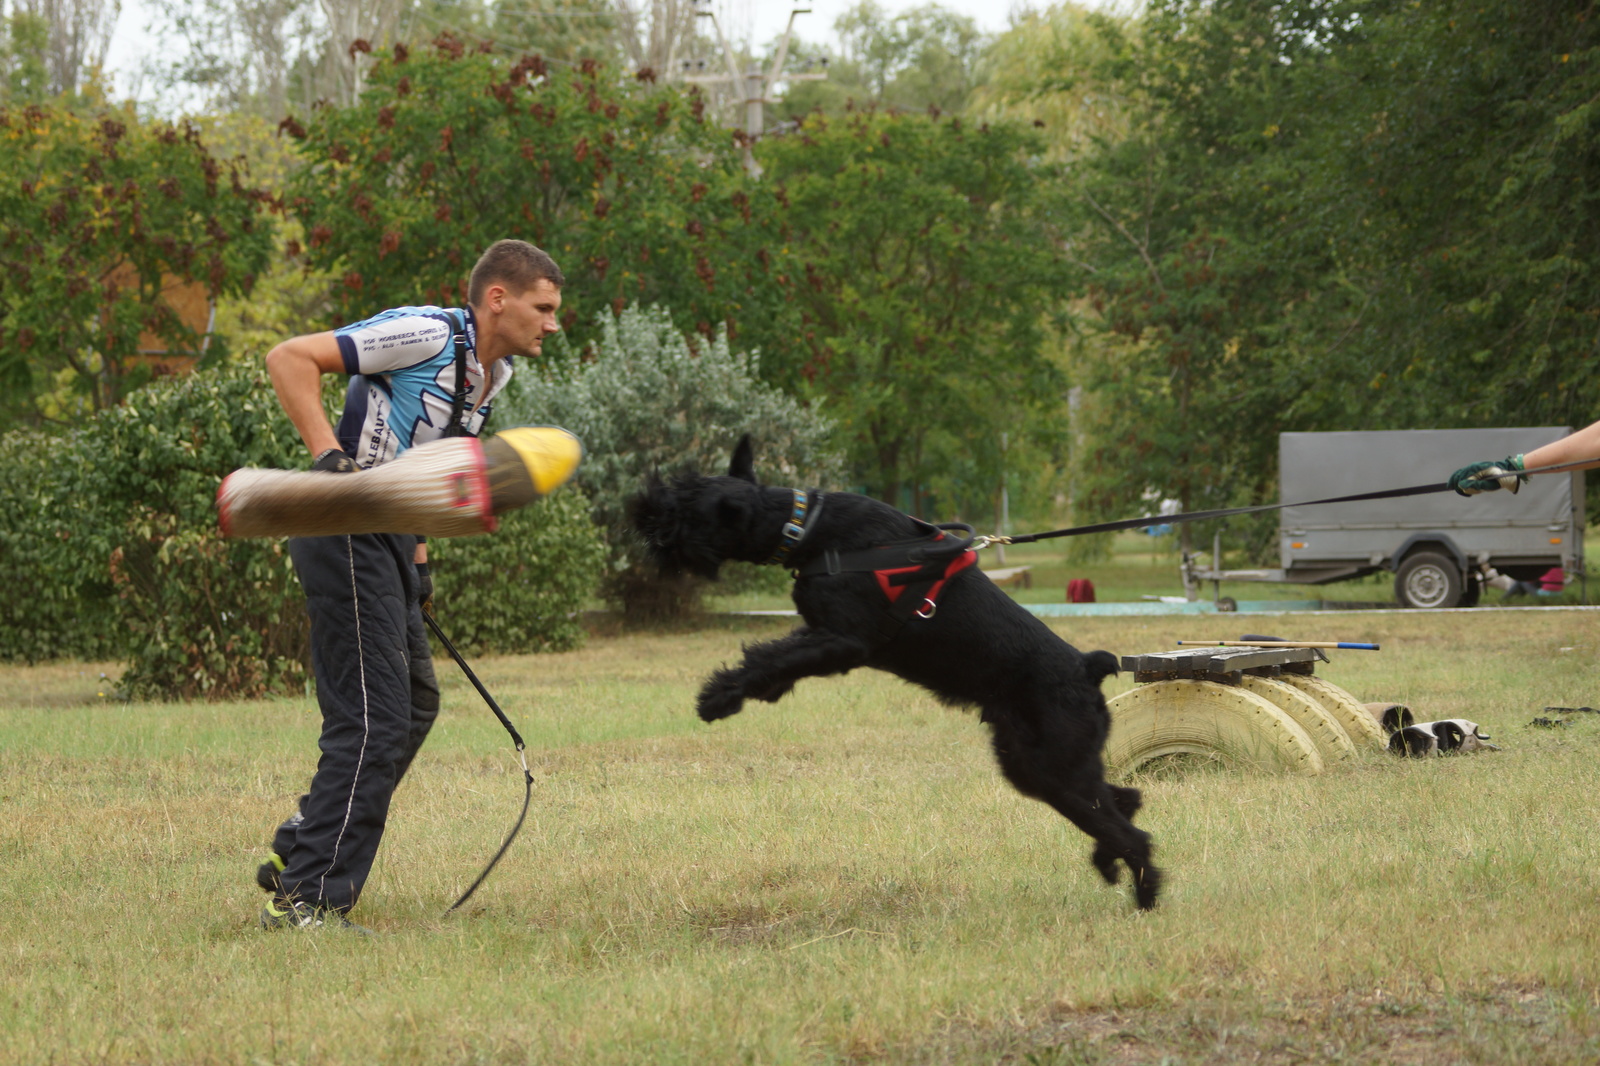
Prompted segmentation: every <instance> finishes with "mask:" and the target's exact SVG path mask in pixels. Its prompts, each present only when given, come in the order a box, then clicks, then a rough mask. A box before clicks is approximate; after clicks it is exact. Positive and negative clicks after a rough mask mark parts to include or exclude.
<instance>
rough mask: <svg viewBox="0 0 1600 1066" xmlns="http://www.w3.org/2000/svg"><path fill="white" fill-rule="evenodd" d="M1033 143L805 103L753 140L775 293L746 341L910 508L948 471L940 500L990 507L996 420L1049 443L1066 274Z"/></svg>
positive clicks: (1028, 137) (1057, 391)
mask: <svg viewBox="0 0 1600 1066" xmlns="http://www.w3.org/2000/svg"><path fill="white" fill-rule="evenodd" d="M1039 150H1040V144H1039V141H1038V139H1037V137H1035V136H1034V134H1033V132H1032V131H1031V130H1030V129H1028V128H1025V127H1020V126H1015V125H1010V124H995V125H977V126H974V125H970V124H968V123H965V122H963V121H962V120H960V119H959V118H955V117H949V118H938V117H932V116H929V115H924V114H905V113H895V112H887V111H857V112H853V113H850V114H848V115H846V116H844V117H843V118H841V119H831V118H828V117H826V116H823V115H821V114H813V115H811V116H809V117H807V118H806V119H805V121H804V122H803V123H802V124H801V125H800V127H799V129H798V130H796V131H795V132H793V133H792V134H789V135H787V136H782V137H774V138H769V139H767V140H765V141H763V142H761V143H760V144H759V145H758V157H759V159H760V162H761V164H762V166H763V167H764V168H765V181H764V184H765V190H764V193H765V195H766V196H770V197H771V203H770V205H769V204H768V203H767V202H766V201H765V200H763V201H762V205H761V206H762V212H763V214H762V216H761V217H762V218H763V220H764V221H763V226H764V229H763V231H762V234H761V236H762V239H763V240H764V242H765V244H764V246H763V247H764V248H767V249H771V257H772V267H771V269H772V270H773V271H774V272H775V273H776V274H777V279H778V281H779V283H780V284H781V286H782V289H783V292H784V294H785V303H784V304H783V306H782V312H783V314H782V317H776V318H770V319H768V320H766V321H765V322H764V323H763V326H762V327H761V328H756V327H752V328H751V330H750V331H749V339H750V340H752V341H754V342H755V343H758V344H760V345H761V347H762V349H763V351H764V352H766V353H768V356H767V357H768V359H769V360H772V361H773V362H771V363H769V372H770V373H774V374H775V375H776V377H777V380H779V381H781V382H783V383H785V384H787V385H788V386H789V387H792V388H796V389H798V390H802V391H803V393H804V394H806V395H812V396H817V397H823V398H826V400H827V403H828V410H829V411H830V412H831V413H832V415H833V417H834V418H835V419H836V420H837V422H838V424H839V426H840V432H841V433H842V435H843V437H844V440H845V442H846V449H847V454H848V457H849V461H850V464H851V473H852V476H853V478H854V479H855V480H856V482H857V483H858V484H864V485H865V486H866V488H867V491H868V492H870V493H872V494H874V495H877V496H879V497H880V498H882V499H885V500H888V501H890V502H892V503H900V504H902V505H909V506H910V508H911V509H912V510H914V511H918V512H920V511H922V510H923V508H924V506H925V503H926V502H927V501H926V500H925V499H924V498H923V494H924V492H925V490H926V486H928V485H929V484H930V483H931V482H932V480H933V479H935V478H943V479H944V484H945V486H946V490H947V492H948V494H949V495H950V496H951V497H953V498H951V499H948V500H947V501H946V505H948V504H951V503H953V504H955V505H956V506H958V507H964V508H967V509H969V510H971V511H974V512H976V513H985V514H986V513H988V510H989V508H988V505H987V503H986V502H985V501H987V500H988V499H989V497H990V495H991V493H992V492H993V491H994V487H995V486H996V485H997V484H998V482H999V478H1000V474H1001V455H1000V452H1001V448H1002V436H1001V435H1002V433H1005V432H1008V431H1010V432H1011V433H1012V434H1013V435H1014V436H1013V438H1012V439H1013V440H1014V441H1016V442H1017V443H1019V444H1020V443H1021V439H1022V438H1023V437H1024V436H1025V434H1024V433H1023V432H1022V430H1023V429H1024V427H1026V429H1027V430H1028V431H1029V434H1028V435H1033V431H1037V435H1036V437H1035V439H1036V440H1037V441H1038V442H1040V446H1041V447H1042V448H1044V449H1045V450H1046V451H1048V450H1049V449H1051V448H1052V447H1053V441H1052V430H1051V428H1050V425H1049V423H1050V422H1051V421H1052V418H1053V414H1054V412H1055V411H1056V410H1057V408H1058V406H1059V404H1060V402H1061V401H1062V399H1063V396H1064V390H1065V383H1064V382H1063V381H1062V379H1061V377H1060V375H1059V373H1058V372H1057V370H1056V368H1055V366H1054V364H1053V363H1052V362H1051V361H1050V360H1049V359H1048V358H1047V357H1046V355H1045V352H1044V330H1045V326H1046V324H1047V323H1046V320H1047V318H1048V317H1049V315H1050V313H1051V311H1052V309H1054V308H1057V307H1058V306H1059V305H1058V304H1057V302H1056V301H1057V296H1056V294H1057V292H1058V291H1059V290H1060V289H1061V287H1062V286H1063V285H1064V284H1065V283H1066V281H1067V279H1068V277H1069V271H1068V268H1067V265H1066V263H1065V261H1064V260H1063V258H1062V257H1061V256H1060V254H1059V252H1058V247H1057V240H1058V237H1059V233H1058V227H1059V222H1060V219H1059V217H1058V215H1057V212H1056V210H1055V207H1054V203H1053V194H1052V188H1053V185H1052V181H1053V178H1054V176H1055V175H1054V173H1053V171H1051V170H1050V169H1048V168H1044V167H1042V166H1040V165H1038V164H1037V163H1036V162H1035V157H1036V156H1037V154H1038V152H1039ZM1016 458H1018V456H1016V455H1013V456H1012V459H1013V460H1015V459H1016Z"/></svg>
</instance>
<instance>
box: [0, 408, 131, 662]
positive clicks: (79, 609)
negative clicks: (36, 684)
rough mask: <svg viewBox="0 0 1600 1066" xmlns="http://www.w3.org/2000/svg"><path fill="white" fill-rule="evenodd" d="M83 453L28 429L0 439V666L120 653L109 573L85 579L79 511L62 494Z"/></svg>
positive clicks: (70, 442)
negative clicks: (0, 587)
mask: <svg viewBox="0 0 1600 1066" xmlns="http://www.w3.org/2000/svg"><path fill="white" fill-rule="evenodd" d="M85 452H86V449H85V447H84V446H83V445H82V444H81V443H80V441H79V440H78V439H77V438H76V437H74V438H68V439H66V440H63V439H61V438H58V437H49V436H46V435H45V434H43V433H40V432H38V431H36V430H31V429H18V430H14V431H12V432H10V433H6V434H4V435H0V469H4V470H5V471H6V476H5V477H4V478H3V479H0V583H3V584H4V586H5V587H6V588H8V589H10V590H12V593H11V594H10V595H7V596H0V660H3V661H6V662H16V661H21V662H27V663H36V662H42V661H44V660H48V659H54V658H57V657H60V656H68V657H75V658H81V659H90V660H98V659H109V658H113V657H115V656H117V655H119V654H121V652H122V649H123V647H124V642H123V640H122V639H121V638H122V633H121V631H120V630H119V629H118V627H117V626H116V624H115V617H114V612H113V611H112V610H111V603H110V594H111V577H110V572H109V569H108V568H107V569H102V570H101V571H100V572H99V573H97V574H92V575H90V574H88V573H87V571H88V570H89V569H90V566H89V564H88V562H87V561H86V560H85V559H84V548H83V544H84V542H85V539H86V538H85V532H86V529H85V525H84V523H83V521H82V509H81V508H80V507H79V506H76V504H77V501H76V500H75V498H74V497H73V496H72V495H71V494H70V490H69V488H68V486H69V484H70V482H71V481H72V480H73V478H74V476H75V469H76V467H77V466H78V465H79V464H80V463H81V462H82V461H84V459H85V458H86V455H85ZM100 561H101V563H102V564H104V563H106V561H107V560H106V558H105V557H104V556H101V557H100Z"/></svg>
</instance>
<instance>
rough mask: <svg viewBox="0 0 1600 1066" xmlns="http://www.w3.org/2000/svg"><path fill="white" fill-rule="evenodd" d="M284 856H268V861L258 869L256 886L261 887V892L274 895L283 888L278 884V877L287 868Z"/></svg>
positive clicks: (276, 854)
mask: <svg viewBox="0 0 1600 1066" xmlns="http://www.w3.org/2000/svg"><path fill="white" fill-rule="evenodd" d="M287 865H288V863H286V862H285V861H284V859H283V856H282V855H279V854H278V853H277V852H275V851H274V852H272V853H271V854H270V855H268V856H267V861H266V862H264V863H262V864H261V865H260V866H257V867H256V884H258V885H260V886H261V891H263V892H271V893H273V894H274V895H276V894H277V892H278V890H279V889H280V888H282V887H283V886H282V885H280V884H279V883H278V875H279V874H281V873H283V870H284V867H285V866H287Z"/></svg>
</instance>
